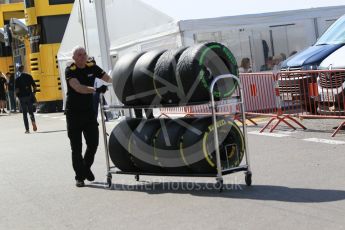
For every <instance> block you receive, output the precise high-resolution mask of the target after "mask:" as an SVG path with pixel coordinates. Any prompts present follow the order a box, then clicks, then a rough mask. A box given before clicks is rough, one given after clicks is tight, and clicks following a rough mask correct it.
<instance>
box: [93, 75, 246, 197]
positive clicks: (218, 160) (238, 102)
mask: <svg viewBox="0 0 345 230" xmlns="http://www.w3.org/2000/svg"><path fill="white" fill-rule="evenodd" d="M221 79H233V80H235V81H236V82H237V83H238V87H239V90H238V92H239V94H240V95H239V96H238V97H237V98H238V99H237V100H236V102H227V103H226V104H222V105H221V106H224V105H231V104H235V105H240V108H241V109H240V110H241V115H242V119H243V126H242V132H243V136H244V147H245V150H244V157H245V164H242V165H239V166H238V167H232V168H226V169H222V167H221V158H220V150H219V137H218V130H217V125H216V123H217V120H216V119H217V118H216V116H217V112H216V111H217V108H218V107H217V105H216V103H215V100H214V94H213V92H214V88H215V85H216V83H217V82H218V81H219V80H221ZM210 97H211V101H210V109H211V111H212V125H213V127H214V144H215V146H214V147H215V152H216V168H217V175H216V188H217V189H219V191H222V189H223V176H224V175H228V174H232V173H235V172H240V171H244V172H245V182H246V185H247V186H250V185H251V184H252V171H251V167H250V160H249V149H248V137H247V129H246V124H245V120H246V118H245V107H244V103H243V88H242V85H241V83H240V79H239V78H238V77H236V76H234V75H232V74H226V75H221V76H218V77H216V78H215V79H214V80H213V81H212V83H211V86H210ZM100 101H101V119H102V129H103V139H104V148H105V158H106V167H107V178H106V181H107V187H108V188H110V187H111V186H112V174H126V175H134V176H135V179H136V180H137V181H139V176H140V175H148V176H186V177H215V174H176V173H174V174H172V173H144V172H143V173H141V172H123V171H120V170H118V169H117V168H116V165H115V166H111V165H110V159H109V158H110V156H109V147H108V139H107V131H106V126H105V118H104V111H105V110H108V109H134V108H135V109H144V108H159V106H147V107H145V106H117V105H110V106H104V104H103V98H102V96H101V98H100ZM178 106H182V105H178ZM242 161H243V160H242Z"/></svg>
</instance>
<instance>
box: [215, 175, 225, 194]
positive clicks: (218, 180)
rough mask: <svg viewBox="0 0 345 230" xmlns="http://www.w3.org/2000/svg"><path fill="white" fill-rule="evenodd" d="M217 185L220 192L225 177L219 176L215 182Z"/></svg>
mask: <svg viewBox="0 0 345 230" xmlns="http://www.w3.org/2000/svg"><path fill="white" fill-rule="evenodd" d="M215 187H216V189H218V190H219V192H222V191H223V187H224V183H223V179H218V178H217V183H216V184H215Z"/></svg>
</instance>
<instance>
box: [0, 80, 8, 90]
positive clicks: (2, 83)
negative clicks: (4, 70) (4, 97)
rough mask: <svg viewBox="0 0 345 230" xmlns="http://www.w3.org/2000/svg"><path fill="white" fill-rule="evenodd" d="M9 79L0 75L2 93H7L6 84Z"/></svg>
mask: <svg viewBox="0 0 345 230" xmlns="http://www.w3.org/2000/svg"><path fill="white" fill-rule="evenodd" d="M6 83H7V81H6V79H5V78H3V77H0V93H5V85H6Z"/></svg>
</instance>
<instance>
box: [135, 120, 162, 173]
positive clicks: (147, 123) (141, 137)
mask: <svg viewBox="0 0 345 230" xmlns="http://www.w3.org/2000/svg"><path fill="white" fill-rule="evenodd" d="M167 121H168V120H167V119H150V120H143V122H141V123H140V124H139V125H138V126H137V128H136V129H135V130H134V132H133V134H132V135H131V137H130V140H129V143H130V145H129V152H130V153H131V161H132V162H133V163H134V165H135V166H136V167H137V168H138V169H140V172H146V173H162V172H164V169H163V168H162V167H161V166H160V165H159V164H158V162H157V159H156V157H155V155H154V154H155V153H154V148H153V146H154V139H155V137H156V134H157V132H158V131H159V130H160V128H161V126H163V125H165V123H166V122H167Z"/></svg>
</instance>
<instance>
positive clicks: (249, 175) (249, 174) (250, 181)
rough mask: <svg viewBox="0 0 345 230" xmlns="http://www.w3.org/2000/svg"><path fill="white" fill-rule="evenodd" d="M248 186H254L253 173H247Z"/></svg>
mask: <svg viewBox="0 0 345 230" xmlns="http://www.w3.org/2000/svg"><path fill="white" fill-rule="evenodd" d="M245 181H246V185H247V186H251V185H252V173H250V172H247V173H246V177H245Z"/></svg>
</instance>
